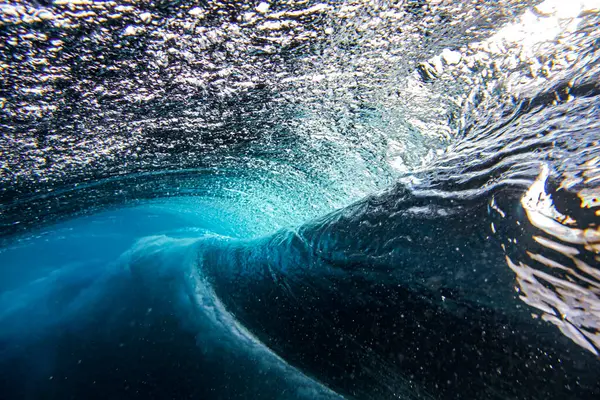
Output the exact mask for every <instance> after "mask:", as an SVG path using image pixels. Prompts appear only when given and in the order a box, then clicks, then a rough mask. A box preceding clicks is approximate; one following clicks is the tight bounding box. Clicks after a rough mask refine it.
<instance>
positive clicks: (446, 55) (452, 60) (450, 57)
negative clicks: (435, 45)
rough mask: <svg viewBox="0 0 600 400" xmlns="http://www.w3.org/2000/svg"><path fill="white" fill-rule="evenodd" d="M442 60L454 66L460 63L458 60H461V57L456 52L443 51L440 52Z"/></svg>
mask: <svg viewBox="0 0 600 400" xmlns="http://www.w3.org/2000/svg"><path fill="white" fill-rule="evenodd" d="M442 58H443V59H444V61H445V62H446V64H449V65H455V64H458V63H459V62H460V60H461V59H462V55H461V54H460V53H459V52H458V51H453V50H450V49H444V51H442Z"/></svg>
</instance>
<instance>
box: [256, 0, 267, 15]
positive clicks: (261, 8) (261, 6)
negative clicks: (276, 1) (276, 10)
mask: <svg viewBox="0 0 600 400" xmlns="http://www.w3.org/2000/svg"><path fill="white" fill-rule="evenodd" d="M269 7H270V6H269V3H265V2H264V1H263V2H262V3H260V4H259V5H258V6H256V11H257V12H259V13H261V14H264V13H266V12H267V11H269Z"/></svg>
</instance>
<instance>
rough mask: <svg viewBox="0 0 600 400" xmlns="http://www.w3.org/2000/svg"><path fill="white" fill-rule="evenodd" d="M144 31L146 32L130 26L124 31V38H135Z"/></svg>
mask: <svg viewBox="0 0 600 400" xmlns="http://www.w3.org/2000/svg"><path fill="white" fill-rule="evenodd" d="M143 30H144V28H140V27H137V26H133V25H129V26H128V27H127V28H125V30H124V31H123V36H135V35H137V34H138V33H141V32H143Z"/></svg>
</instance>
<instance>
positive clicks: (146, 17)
mask: <svg viewBox="0 0 600 400" xmlns="http://www.w3.org/2000/svg"><path fill="white" fill-rule="evenodd" d="M140 19H141V20H142V22H144V23H145V24H147V23H149V22H150V21H152V14H151V13H149V12H145V13H142V14H140Z"/></svg>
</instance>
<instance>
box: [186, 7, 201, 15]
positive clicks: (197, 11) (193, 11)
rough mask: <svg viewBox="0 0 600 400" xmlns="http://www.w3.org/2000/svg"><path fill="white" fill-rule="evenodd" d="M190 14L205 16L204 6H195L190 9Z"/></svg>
mask: <svg viewBox="0 0 600 400" xmlns="http://www.w3.org/2000/svg"><path fill="white" fill-rule="evenodd" d="M188 14H190V15H193V16H194V17H199V18H202V17H204V10H203V9H202V7H194V8H192V9H191V10H190V11H188Z"/></svg>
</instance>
